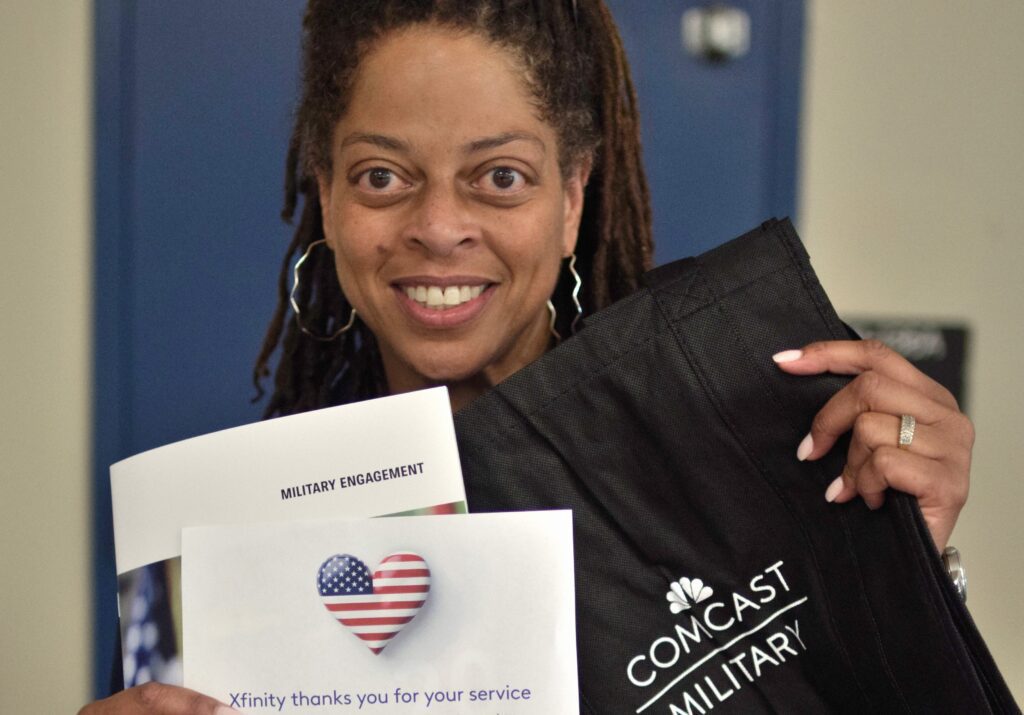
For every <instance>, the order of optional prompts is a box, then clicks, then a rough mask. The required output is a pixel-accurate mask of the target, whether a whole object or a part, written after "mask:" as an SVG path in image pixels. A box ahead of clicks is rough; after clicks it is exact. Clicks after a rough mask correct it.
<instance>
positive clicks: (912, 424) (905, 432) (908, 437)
mask: <svg viewBox="0 0 1024 715" xmlns="http://www.w3.org/2000/svg"><path fill="white" fill-rule="evenodd" d="M916 427H917V420H915V419H914V417H913V415H902V416H901V417H900V440H899V444H898V445H897V446H898V447H899V448H900V449H910V444H911V443H912V442H913V441H914V429H915V428H916Z"/></svg>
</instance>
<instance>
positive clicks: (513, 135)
mask: <svg viewBox="0 0 1024 715" xmlns="http://www.w3.org/2000/svg"><path fill="white" fill-rule="evenodd" d="M514 141H528V142H532V143H534V144H536V145H537V146H538V147H540V150H541V151H542V152H543V151H545V150H546V149H547V147H545V146H544V142H543V141H541V140H540V138H539V137H537V136H535V135H533V134H530V133H529V132H505V133H504V134H497V135H495V136H493V137H483V138H481V139H475V140H473V141H471V142H469V143H468V144H466V145H465V146H464V147H463V151H464V152H465V153H466V154H473V153H476V152H478V151H485V150H487V149H496V148H497V147H500V146H504V145H505V144H509V143H511V142H514Z"/></svg>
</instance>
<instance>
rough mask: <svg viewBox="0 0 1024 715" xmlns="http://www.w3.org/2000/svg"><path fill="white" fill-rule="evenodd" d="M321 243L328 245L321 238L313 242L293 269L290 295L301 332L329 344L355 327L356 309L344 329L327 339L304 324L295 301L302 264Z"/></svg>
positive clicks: (324, 239)
mask: <svg viewBox="0 0 1024 715" xmlns="http://www.w3.org/2000/svg"><path fill="white" fill-rule="evenodd" d="M321 243H327V239H326V238H321V239H320V240H318V241H313V243H311V244H309V246H308V247H307V248H306V252H305V253H303V254H302V258H300V259H299V260H298V261H296V263H295V268H293V269H292V292H291V294H290V295H289V300H290V301H291V304H292V310H293V311H295V322H296V323H298V326H299V330H301V331H302V332H304V333H305V334H306V335H308V336H309V337H311V338H313V339H314V340H319V341H320V342H324V343H329V342H330V341H332V340H335V339H336V338H337V337H338V336H339V335H341V334H342V333H344V332H347V331H348V330H349V329H351V328H352V326H353V325H355V322H356V309H355V308H353V309H352V315H350V316H349V318H348V322H347V323H345V325H344V326H343V327H341V328H338V330H337V331H335V333H334V334H333V335H329V336H326V337H325V336H323V335H317V334H316V333H314V332H313V331H312V330H310V329H309V328H307V327H306V326H305V325H303V324H302V311H301V310H299V304H298V302H297V301H296V300H295V291H297V290H298V289H299V269H300V268H302V264H303V263H305V262H306V259H307V258H309V254H310V253H312V252H313V249H314V248H316V247H317V246H319V245H320V244H321Z"/></svg>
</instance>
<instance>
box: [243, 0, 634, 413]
mask: <svg viewBox="0 0 1024 715" xmlns="http://www.w3.org/2000/svg"><path fill="white" fill-rule="evenodd" d="M416 24H432V25H435V26H439V27H443V28H450V29H452V30H455V31H462V32H466V31H468V32H475V33H478V34H479V35H480V36H482V37H484V38H486V39H488V40H489V41H491V42H494V43H495V44H497V45H498V46H500V47H502V48H503V49H506V50H507V51H509V53H510V55H511V57H512V58H513V60H514V61H516V62H518V63H519V65H520V66H521V68H522V69H523V72H524V81H525V82H526V83H527V86H528V88H529V90H530V91H531V93H532V94H533V96H534V97H535V98H536V104H537V111H538V113H539V115H540V117H541V118H542V119H544V120H545V121H547V122H548V123H549V124H550V125H551V126H552V127H554V129H555V131H556V134H557V136H558V140H559V162H560V165H561V168H562V171H563V173H568V172H569V171H570V169H571V168H572V167H573V166H575V165H576V162H579V161H583V160H586V159H588V158H589V159H591V160H592V162H593V167H592V171H591V175H590V181H589V183H588V185H587V188H586V193H585V197H584V207H583V215H582V217H581V222H580V230H579V238H578V241H577V245H576V256H577V270H578V271H579V273H580V275H581V276H582V278H583V292H582V295H581V301H582V303H583V305H584V307H585V309H586V310H587V311H588V312H592V311H594V310H599V309H601V308H603V307H605V306H606V305H608V304H610V303H612V302H614V301H616V300H618V299H619V298H622V297H624V296H626V295H628V294H629V293H631V292H632V291H634V290H635V289H636V288H637V285H638V282H639V278H640V276H641V275H642V273H643V272H644V271H645V270H646V269H647V268H649V265H650V260H651V255H652V241H651V214H650V202H649V196H648V190H647V181H646V178H645V176H644V172H643V167H642V164H641V150H640V136H639V117H638V115H637V109H636V93H635V91H634V89H633V84H632V80H631V79H630V75H629V68H628V65H627V63H626V57H625V53H624V51H623V47H622V41H621V39H620V38H619V34H618V31H617V29H616V27H615V24H614V22H613V20H612V17H611V14H610V12H609V11H608V9H607V8H606V7H605V6H604V3H603V2H602V0H309V4H308V6H307V8H306V13H305V17H304V20H303V45H302V46H303V69H302V96H301V99H300V101H299V105H298V109H297V112H296V118H295V126H294V130H293V133H292V138H291V142H290V144H289V147H288V158H287V167H286V173H285V201H284V208H283V210H282V212H281V215H282V218H283V219H284V220H285V221H288V222H290V221H291V219H292V218H293V216H294V215H295V211H296V208H297V206H298V204H299V194H301V195H302V197H303V207H302V214H301V217H300V219H299V222H298V226H297V228H296V231H295V234H294V236H293V238H292V241H291V243H290V244H289V246H288V250H287V251H286V252H285V255H284V259H283V261H282V263H281V272H280V274H279V276H278V284H277V294H278V301H277V308H276V309H275V311H274V313H273V316H272V317H271V320H270V324H269V326H268V327H267V333H266V337H265V338H264V341H263V346H262V348H261V349H260V353H259V356H258V357H257V359H256V365H255V367H254V371H253V382H254V384H255V385H256V389H257V396H256V399H259V398H260V397H262V395H263V389H262V385H261V383H262V380H263V379H264V378H265V377H267V376H268V375H269V374H270V368H269V364H270V360H271V357H272V355H273V354H274V352H275V351H276V349H277V347H278V346H279V345H280V346H281V348H282V349H281V356H280V361H279V363H278V365H277V368H276V371H275V375H274V388H273V393H272V395H271V397H270V401H269V403H268V404H267V406H266V409H265V411H264V417H273V416H279V415H286V414H292V413H296V412H302V411H305V410H310V409H316V408H319V407H325V406H328V405H331V404H336V403H337V402H339V401H354V400H361V399H367V398H370V397H379V396H381V395H384V394H386V393H387V382H386V379H385V376H384V370H383V366H382V363H381V359H380V353H379V350H378V347H377V342H376V339H375V338H374V335H373V333H372V332H371V331H370V330H369V329H368V328H367V327H366V326H365V325H364V324H363V323H362V322H361V321H356V324H355V325H354V326H353V327H352V329H351V330H349V331H347V332H345V333H343V334H342V335H341V336H340V338H338V339H337V340H335V341H332V342H324V341H321V340H317V339H315V338H312V337H310V336H309V335H307V334H305V333H304V332H303V331H302V330H301V329H300V328H299V325H298V323H297V321H296V319H295V316H294V315H289V314H288V305H289V288H288V279H289V272H290V269H291V266H292V265H293V263H294V261H295V260H296V259H297V257H298V256H301V255H302V254H303V253H304V252H305V251H306V250H307V248H308V247H309V246H310V244H312V243H313V242H314V241H317V240H319V239H322V238H323V237H324V233H323V223H322V216H321V207H320V200H319V194H318V187H317V181H316V176H317V174H318V173H320V174H323V175H324V176H327V177H329V176H330V172H331V160H330V155H331V151H330V146H331V139H332V134H333V131H334V127H335V126H336V124H337V122H338V121H339V120H340V118H341V117H342V116H343V115H344V113H345V111H346V109H347V107H348V102H349V93H350V90H351V87H352V84H353V80H354V78H355V75H356V73H357V71H358V68H359V63H360V60H361V59H362V58H363V57H364V56H365V55H366V54H367V52H368V51H370V50H371V49H372V47H373V44H374V42H375V41H376V40H378V39H380V38H382V37H384V36H385V35H387V34H388V33H389V32H392V31H395V30H398V29H401V28H404V27H408V26H411V25H416ZM570 293H571V286H570V285H569V278H568V276H567V275H565V271H563V272H562V276H561V277H560V278H559V283H558V286H557V287H556V289H555V295H554V297H552V301H553V302H554V304H555V306H556V308H557V312H558V316H559V325H558V326H557V329H558V330H559V332H560V333H561V334H562V335H567V334H568V331H569V323H570V321H571V319H572V317H573V315H574V314H575V309H574V307H573V305H572V303H571V300H570ZM295 299H296V301H297V302H298V304H299V306H300V310H301V313H302V320H303V324H304V325H306V326H307V328H308V329H310V330H311V331H315V332H316V333H317V334H319V335H330V334H332V333H333V332H334V331H335V330H337V328H338V327H339V326H341V325H344V324H345V323H346V322H347V321H348V319H349V315H350V312H351V310H352V307H351V305H350V304H349V303H348V301H347V300H346V299H345V295H344V294H343V293H342V291H341V288H340V286H339V285H338V280H337V274H336V272H335V267H334V262H333V257H332V254H331V251H328V250H314V251H313V252H312V253H311V255H310V257H309V259H308V260H307V262H306V264H304V266H303V279H302V281H301V282H300V284H299V289H298V291H296V295H295ZM563 322H564V324H563Z"/></svg>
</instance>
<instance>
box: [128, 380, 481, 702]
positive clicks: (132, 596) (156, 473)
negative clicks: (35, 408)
mask: <svg viewBox="0 0 1024 715" xmlns="http://www.w3.org/2000/svg"><path fill="white" fill-rule="evenodd" d="M110 482H111V493H112V498H113V514H114V546H115V552H116V563H117V574H118V590H119V604H118V605H119V612H120V615H121V634H122V647H123V651H124V670H125V682H126V684H127V685H132V684H135V683H141V682H145V681H146V680H149V679H154V680H160V681H162V682H166V683H172V684H180V683H181V664H180V652H181V647H180V641H181V638H180V633H181V608H180V587H181V572H180V560H179V557H180V554H181V530H182V528H183V527H186V526H195V525H212V524H240V523H253V522H276V521H292V520H303V519H318V518H328V517H339V516H343V517H373V516H383V515H394V514H451V513H464V512H465V511H466V503H465V500H466V493H465V487H464V486H463V482H462V469H461V465H460V463H459V455H458V449H457V447H456V443H455V430H454V427H453V424H452V415H451V408H450V406H449V402H448V392H447V390H446V389H445V388H436V389H431V390H423V391H420V392H411V393H407V394H404V395H396V396H392V397H385V398H381V399H378V400H368V401H365V402H358V403H354V404H351V405H344V406H341V407H333V408H329V409H324V410H317V411H315V412H306V413H303V414H299V415H294V416H290V417H282V418H279V419H274V420H268V421H266V422H259V423H256V424H252V425H246V426H244V427H236V428H233V429H228V430H224V431H221V432H215V433H213V434H207V435H203V436H200V437H195V438H193V439H188V440H185V441H182V442H177V443H175V444H171V445H167V446H165V447H160V448H158V449H154V450H150V451H148V452H144V453H142V454H138V455H135V456H134V457H130V458H128V459H125V460H123V461H121V462H118V463H117V464H114V465H113V466H112V467H111V468H110Z"/></svg>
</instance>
